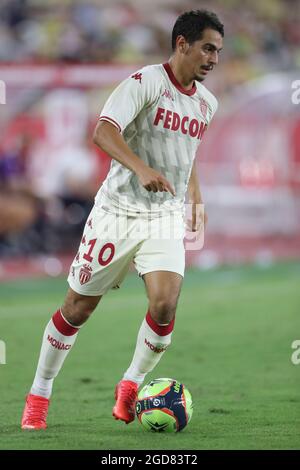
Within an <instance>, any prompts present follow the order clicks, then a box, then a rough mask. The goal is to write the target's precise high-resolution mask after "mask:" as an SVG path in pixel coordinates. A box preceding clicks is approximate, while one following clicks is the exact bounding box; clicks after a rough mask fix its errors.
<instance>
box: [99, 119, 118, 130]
mask: <svg viewBox="0 0 300 470" xmlns="http://www.w3.org/2000/svg"><path fill="white" fill-rule="evenodd" d="M99 121H107V122H110V123H111V124H113V125H114V126H115V127H116V128H117V129H118V130H119V132H122V129H121V126H120V125H119V124H118V123H117V122H116V121H114V120H113V119H112V118H110V117H108V116H100V117H99Z"/></svg>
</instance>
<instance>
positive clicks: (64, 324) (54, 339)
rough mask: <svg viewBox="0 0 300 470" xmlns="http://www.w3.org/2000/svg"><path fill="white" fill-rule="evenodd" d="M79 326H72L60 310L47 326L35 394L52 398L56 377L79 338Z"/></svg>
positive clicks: (32, 388)
mask: <svg viewBox="0 0 300 470" xmlns="http://www.w3.org/2000/svg"><path fill="white" fill-rule="evenodd" d="M78 331H79V328H78V327H74V326H72V325H71V324H70V323H69V322H68V321H67V320H66V319H65V318H64V316H63V314H62V313H61V311H60V310H58V311H57V312H56V313H55V314H54V315H53V317H52V318H51V320H50V321H49V323H48V325H47V326H46V329H45V332H44V336H43V341H42V347H41V351H40V357H39V362H38V366H37V370H36V374H35V377H34V381H33V384H32V387H31V390H30V393H32V394H33V395H39V396H41V397H44V398H50V395H51V392H52V385H53V381H54V378H55V377H56V376H57V374H58V372H59V371H60V369H61V367H62V365H63V363H64V360H65V359H66V357H67V355H68V353H69V351H70V349H71V348H72V346H73V344H74V343H75V340H76V338H77V333H78Z"/></svg>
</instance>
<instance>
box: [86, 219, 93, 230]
mask: <svg viewBox="0 0 300 470" xmlns="http://www.w3.org/2000/svg"><path fill="white" fill-rule="evenodd" d="M87 224H88V227H90V228H93V219H92V218H90V219H89V220H88V223H87Z"/></svg>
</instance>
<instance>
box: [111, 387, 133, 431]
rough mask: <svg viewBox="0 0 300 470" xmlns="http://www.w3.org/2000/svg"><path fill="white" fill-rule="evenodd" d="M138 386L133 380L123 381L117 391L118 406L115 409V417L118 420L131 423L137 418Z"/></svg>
mask: <svg viewBox="0 0 300 470" xmlns="http://www.w3.org/2000/svg"><path fill="white" fill-rule="evenodd" d="M137 391H138V386H137V384H136V383H135V382H131V380H121V381H120V382H119V383H118V384H117V386H116V390H115V399H116V400H117V401H116V404H115V406H114V407H113V413H112V414H113V416H114V417H115V418H116V419H121V420H122V421H125V423H126V424H129V423H131V421H133V420H134V418H135V402H136V399H137Z"/></svg>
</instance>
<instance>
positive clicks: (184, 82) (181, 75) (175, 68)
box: [169, 57, 194, 90]
mask: <svg viewBox="0 0 300 470" xmlns="http://www.w3.org/2000/svg"><path fill="white" fill-rule="evenodd" d="M169 65H170V67H171V70H172V72H173V74H174V76H175V78H176V80H177V81H178V83H179V84H180V85H181V86H182V88H184V89H185V90H190V89H191V88H193V86H194V80H193V78H191V77H190V76H188V75H187V74H186V71H185V70H183V68H182V66H181V64H180V63H178V61H176V59H175V57H171V58H170V60H169Z"/></svg>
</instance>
